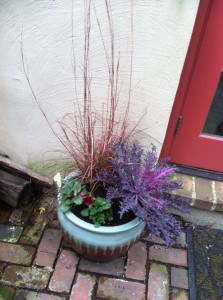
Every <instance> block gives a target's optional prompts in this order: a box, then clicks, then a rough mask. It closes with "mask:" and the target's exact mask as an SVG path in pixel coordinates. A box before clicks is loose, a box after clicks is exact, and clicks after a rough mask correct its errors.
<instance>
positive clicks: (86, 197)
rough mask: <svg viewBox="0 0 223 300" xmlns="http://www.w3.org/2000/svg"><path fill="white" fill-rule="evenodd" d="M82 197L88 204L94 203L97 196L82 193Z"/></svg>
mask: <svg viewBox="0 0 223 300" xmlns="http://www.w3.org/2000/svg"><path fill="white" fill-rule="evenodd" d="M81 197H82V199H83V201H84V204H86V205H87V206H90V205H93V204H94V202H95V197H93V196H91V195H89V194H81Z"/></svg>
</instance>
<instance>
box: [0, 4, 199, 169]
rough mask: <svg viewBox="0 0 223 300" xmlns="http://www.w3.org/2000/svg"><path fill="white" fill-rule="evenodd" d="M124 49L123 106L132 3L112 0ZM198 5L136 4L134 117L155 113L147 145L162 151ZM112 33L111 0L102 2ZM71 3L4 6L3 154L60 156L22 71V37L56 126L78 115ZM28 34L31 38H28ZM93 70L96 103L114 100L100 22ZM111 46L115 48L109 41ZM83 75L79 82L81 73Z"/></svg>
mask: <svg viewBox="0 0 223 300" xmlns="http://www.w3.org/2000/svg"><path fill="white" fill-rule="evenodd" d="M111 2H112V7H113V10H112V13H113V22H114V27H115V37H116V47H117V50H120V52H121V68H120V80H121V81H122V82H123V84H122V86H123V88H122V91H121V100H122V103H124V101H125V100H126V94H127V90H128V82H129V76H128V75H129V72H128V71H129V51H128V50H129V49H130V43H131V34H130V29H129V24H130V14H129V10H130V3H131V1H130V0H112V1H111ZM198 2H199V1H198V0H187V1H186V0H184V1H183V0H159V1H158V0H133V3H134V5H133V11H134V52H133V53H134V54H133V79H132V82H133V84H132V87H133V90H132V109H131V114H132V117H133V118H134V119H135V120H136V119H137V118H138V117H139V116H140V115H141V114H142V113H143V111H144V109H145V108H146V109H147V115H146V117H145V118H144V121H143V124H142V127H143V128H145V131H144V134H143V137H144V138H145V139H144V143H145V144H149V143H150V142H153V143H155V144H156V145H157V146H158V148H159V149H160V147H161V145H162V143H163V139H164V136H165V131H166V127H167V123H168V119H169V114H170V111H171V107H172V104H173V101H174V97H175V93H176V89H177V86H178V82H179V77H180V74H181V70H182V67H183V62H184V59H185V55H186V51H187V48H188V44H189V40H190V36H191V32H192V28H193V24H194V20H195V16H196V13H197V7H198ZM83 3H84V1H83V0H74V17H73V20H74V41H75V53H76V58H77V61H78V63H79V66H80V67H81V66H82V53H83V48H82V41H83V38H82V37H83ZM95 7H96V11H97V15H98V17H99V19H100V22H101V24H103V25H102V28H103V31H104V32H105V34H106V30H107V25H106V24H107V23H106V18H105V11H104V1H103V0H95ZM71 16H72V1H71V0H21V1H18V0H10V1H9V0H1V2H0V152H4V153H7V154H8V155H9V156H10V157H11V158H13V159H14V160H16V161H18V162H21V163H24V164H26V163H27V162H28V161H30V160H31V161H32V160H36V159H42V158H43V157H46V156H51V155H55V154H53V153H54V152H55V150H58V149H60V148H61V146H60V144H59V143H58V141H57V139H56V138H55V137H54V136H53V134H52V132H51V130H50V128H49V126H48V125H47V123H46V121H45V120H44V118H43V116H42V114H41V112H40V111H39V109H38V107H37V105H36V103H35V101H34V100H33V98H32V94H31V91H30V89H29V87H28V85H27V82H26V79H25V76H24V73H23V71H22V59H21V50H20V44H21V35H23V38H22V39H23V49H24V57H25V63H26V66H27V68H28V72H29V78H30V81H31V84H32V87H33V89H34V91H35V94H36V95H37V98H38V101H39V103H40V104H41V106H42V107H43V109H44V111H45V113H46V114H47V116H48V118H49V120H50V122H51V124H52V126H55V128H56V126H57V125H56V121H57V119H60V118H61V117H62V116H63V114H65V113H66V112H68V111H71V109H72V107H73V101H75V100H74V94H75V89H74V78H73V71H72V46H71V44H72V38H71V35H72V30H71V28H72V26H71V19H72V17H71ZM22 33H23V34H22ZM92 34H93V39H92V47H91V54H92V58H91V68H92V74H93V77H97V78H95V81H94V82H93V84H92V88H93V96H94V99H95V101H96V103H98V101H99V100H100V99H101V98H104V97H105V95H106V88H105V86H106V82H107V80H106V76H107V68H106V64H105V60H104V54H103V50H102V47H101V39H100V36H99V32H98V28H97V26H96V24H95V20H94V21H92ZM105 42H106V45H107V41H105ZM80 67H79V68H78V72H79V76H81V75H80V72H81V71H80V70H81V68H80ZM95 88H96V89H95Z"/></svg>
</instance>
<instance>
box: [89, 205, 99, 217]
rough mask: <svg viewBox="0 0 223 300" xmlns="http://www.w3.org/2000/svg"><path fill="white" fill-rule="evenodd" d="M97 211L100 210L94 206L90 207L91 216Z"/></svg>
mask: <svg viewBox="0 0 223 300" xmlns="http://www.w3.org/2000/svg"><path fill="white" fill-rule="evenodd" d="M97 212H98V210H97V208H94V207H92V208H91V209H90V216H94V215H96V214H97Z"/></svg>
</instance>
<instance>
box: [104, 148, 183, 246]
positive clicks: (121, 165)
mask: <svg viewBox="0 0 223 300" xmlns="http://www.w3.org/2000/svg"><path fill="white" fill-rule="evenodd" d="M113 148H114V153H115V155H114V157H113V158H112V159H111V165H112V168H113V172H112V173H111V172H104V173H102V174H101V175H100V180H101V181H102V182H104V183H106V184H108V186H109V188H108V189H107V199H109V200H113V201H115V200H117V199H119V200H120V211H119V214H120V218H122V216H123V215H124V214H125V213H126V212H128V211H132V212H133V213H134V214H135V216H137V217H139V218H140V219H142V220H143V221H145V222H146V224H147V227H148V229H149V231H150V234H151V235H155V236H158V237H162V238H164V239H165V240H166V244H167V247H170V246H171V245H172V244H173V243H174V241H175V239H176V237H177V236H179V235H180V233H181V231H182V223H181V221H180V220H179V218H176V217H175V216H174V215H173V214H171V213H170V212H169V209H170V208H174V209H175V210H179V211H181V212H188V204H187V203H186V201H185V200H184V199H183V198H182V197H180V196H177V195H175V194H174V193H173V190H176V189H180V188H181V183H180V181H179V180H176V179H174V173H175V171H176V168H175V167H172V166H168V165H167V164H166V163H165V162H159V161H158V160H157V154H156V148H155V146H153V147H152V149H151V150H150V151H148V152H144V150H143V148H142V147H141V146H140V145H139V144H138V143H136V142H133V143H130V142H124V143H122V144H121V143H120V144H116V145H115V146H114V147H113Z"/></svg>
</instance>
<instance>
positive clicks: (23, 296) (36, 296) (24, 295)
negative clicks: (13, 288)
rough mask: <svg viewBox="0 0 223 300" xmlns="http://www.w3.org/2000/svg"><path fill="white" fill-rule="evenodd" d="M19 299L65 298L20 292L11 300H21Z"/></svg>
mask: <svg viewBox="0 0 223 300" xmlns="http://www.w3.org/2000/svg"><path fill="white" fill-rule="evenodd" d="M21 299H26V300H34V299H36V300H65V297H60V296H55V295H51V294H45V293H38V292H31V291H24V290H20V291H18V292H17V293H16V295H15V297H14V298H13V300H21Z"/></svg>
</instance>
